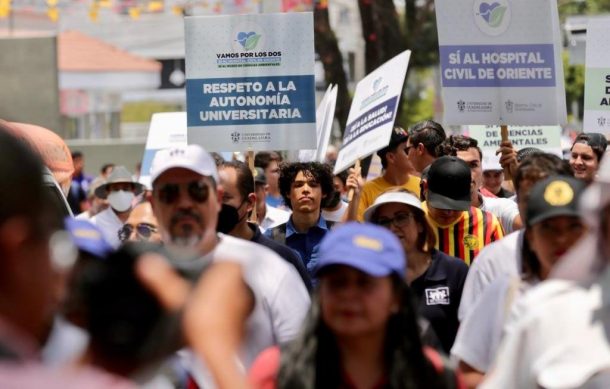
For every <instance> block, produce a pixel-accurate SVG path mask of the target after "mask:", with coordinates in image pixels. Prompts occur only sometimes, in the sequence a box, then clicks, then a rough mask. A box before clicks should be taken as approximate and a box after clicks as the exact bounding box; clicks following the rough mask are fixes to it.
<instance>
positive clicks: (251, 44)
mask: <svg viewBox="0 0 610 389" xmlns="http://www.w3.org/2000/svg"><path fill="white" fill-rule="evenodd" d="M259 39H261V35H260V34H256V35H250V36H249V37H248V39H246V44H245V45H244V49H246V51H248V50H254V48H255V47H256V44H257V43H258V40H259Z"/></svg>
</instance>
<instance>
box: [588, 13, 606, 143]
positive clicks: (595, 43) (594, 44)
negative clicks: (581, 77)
mask: <svg viewBox="0 0 610 389" xmlns="http://www.w3.org/2000/svg"><path fill="white" fill-rule="evenodd" d="M609 36H610V18H603V19H589V22H588V24H587V54H586V70H585V112H584V119H583V128H584V129H585V130H586V132H601V133H603V134H610V40H609V39H608V37H609Z"/></svg>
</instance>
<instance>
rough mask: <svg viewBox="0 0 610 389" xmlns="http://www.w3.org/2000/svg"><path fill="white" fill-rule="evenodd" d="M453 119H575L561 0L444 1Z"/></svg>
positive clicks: (440, 13) (440, 4) (441, 32)
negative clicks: (569, 105)
mask: <svg viewBox="0 0 610 389" xmlns="http://www.w3.org/2000/svg"><path fill="white" fill-rule="evenodd" d="M435 7H436V20H437V28H438V37H439V54H440V63H441V84H442V87H443V100H444V107H445V118H444V121H445V123H446V124H454V125H460V124H466V125H471V124H486V125H556V124H562V123H566V122H567V115H566V104H565V88H564V81H563V79H564V76H563V64H562V60H561V49H562V45H561V37H560V34H559V16H558V12H557V2H556V1H554V0H529V1H509V0H474V1H455V0H437V1H436V2H435Z"/></svg>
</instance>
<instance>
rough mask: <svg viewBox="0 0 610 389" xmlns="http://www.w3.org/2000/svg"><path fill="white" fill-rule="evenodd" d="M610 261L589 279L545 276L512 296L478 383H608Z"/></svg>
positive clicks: (488, 386) (486, 387)
mask: <svg viewBox="0 0 610 389" xmlns="http://www.w3.org/2000/svg"><path fill="white" fill-rule="evenodd" d="M608 296H610V267H607V268H606V270H605V271H604V272H603V273H602V274H601V275H600V276H599V278H597V279H596V280H595V281H594V282H592V283H576V282H572V281H564V280H549V281H545V282H543V283H541V284H540V285H539V286H538V287H536V288H533V289H532V290H530V291H529V292H528V293H527V294H525V295H524V296H522V298H521V299H519V300H518V301H516V302H515V304H514V307H513V309H512V312H511V314H510V318H509V321H508V323H507V324H506V326H505V336H504V339H503V340H502V343H501V344H500V348H499V350H498V355H497V358H496V362H495V363H494V365H493V366H492V367H491V369H490V371H489V374H488V376H487V379H486V380H485V381H484V382H483V384H482V385H481V386H479V388H483V389H492V388H493V389H495V388H507V389H510V388H515V389H516V388H518V389H529V388H532V389H534V388H540V387H543V388H549V389H555V388H557V389H559V388H561V389H568V388H608V387H610V373H609V372H610V345H609V341H608V328H610V299H609V298H608Z"/></svg>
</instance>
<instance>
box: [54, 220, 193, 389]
mask: <svg viewBox="0 0 610 389" xmlns="http://www.w3.org/2000/svg"><path fill="white" fill-rule="evenodd" d="M66 228H67V230H68V231H69V232H70V236H71V240H72V243H73V244H74V246H75V248H77V249H78V256H77V260H76V263H75V265H74V267H73V269H72V272H71V274H70V276H69V277H68V293H67V297H66V299H65V301H64V304H63V307H62V312H63V313H64V315H65V317H66V318H68V320H69V321H70V322H71V323H73V324H75V325H77V326H79V327H80V328H82V329H84V330H86V332H87V334H88V335H89V342H88V347H87V348H86V351H85V352H84V355H83V357H82V358H81V360H80V363H81V364H89V365H93V366H96V367H97V368H101V369H104V370H105V371H106V372H109V373H112V374H116V375H118V376H122V377H125V378H126V379H129V380H130V381H132V382H134V383H137V384H138V385H144V387H145V388H158V389H164V388H172V387H173V385H172V383H171V382H170V381H169V380H168V379H167V378H166V377H165V376H163V375H162V374H159V372H158V370H159V368H160V367H161V366H162V363H163V361H164V360H165V359H167V358H168V357H170V356H171V355H172V354H173V353H174V352H176V351H177V350H178V348H179V347H180V346H181V344H182V341H181V332H180V316H179V315H178V314H177V313H176V312H172V311H168V310H166V309H164V307H163V306H162V304H161V302H160V301H159V300H158V299H157V298H156V296H155V295H154V294H153V293H152V292H151V291H150V290H148V289H147V288H146V287H145V286H144V284H143V283H142V281H140V280H139V279H138V278H137V276H136V263H137V261H138V257H139V256H140V255H141V254H143V253H147V252H153V253H154V252H156V251H157V250H160V248H159V246H157V245H148V244H143V243H132V242H128V243H126V244H124V245H123V246H121V248H119V250H117V251H114V250H113V249H112V247H111V246H110V245H109V244H108V243H107V242H106V241H105V240H104V238H103V234H102V232H101V231H100V230H99V229H98V228H97V227H96V226H95V225H93V224H91V223H90V222H89V221H87V220H76V219H68V220H66ZM66 346H67V345H66ZM64 347H65V346H64Z"/></svg>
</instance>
